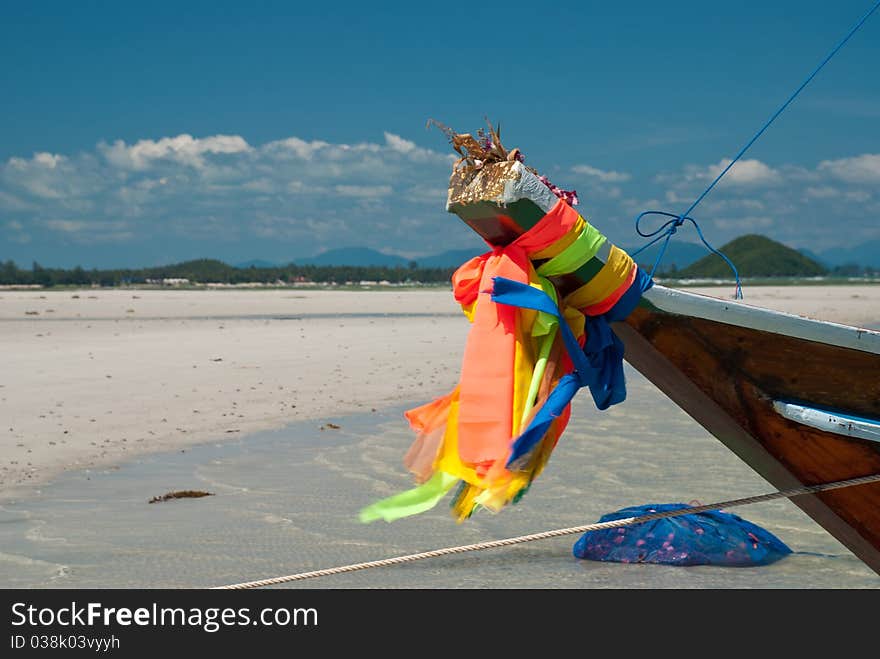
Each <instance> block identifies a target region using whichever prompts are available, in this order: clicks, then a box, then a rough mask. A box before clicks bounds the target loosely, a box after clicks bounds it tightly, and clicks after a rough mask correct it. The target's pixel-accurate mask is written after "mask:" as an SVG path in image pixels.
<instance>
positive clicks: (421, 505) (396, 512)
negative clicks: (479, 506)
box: [360, 471, 459, 524]
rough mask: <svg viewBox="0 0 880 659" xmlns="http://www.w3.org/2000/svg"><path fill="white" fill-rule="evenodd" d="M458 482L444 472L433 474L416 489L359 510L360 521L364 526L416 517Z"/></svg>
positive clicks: (433, 504)
mask: <svg viewBox="0 0 880 659" xmlns="http://www.w3.org/2000/svg"><path fill="white" fill-rule="evenodd" d="M458 481H459V478H458V477H457V476H453V475H451V474H447V473H446V472H445V471H437V472H434V475H433V476H431V479H430V480H428V481H427V482H425V483H422V484H421V485H419V486H418V487H414V488H413V489H411V490H407V491H406V492H401V493H400V494H395V495H394V496H391V497H388V498H387V499H382V500H381V501H377V502H376V503H374V504H371V505H369V506H367V507H366V508H364V509H363V510H361V512H360V520H361V522H364V523H365V524H366V523H369V522H375V521H376V520H377V519H384V520H385V521H386V522H393V521H394V520H396V519H400V518H401V517H408V516H409V515H418V514H419V513H422V512H425V511H426V510H430V509H431V508H433V507H434V506H436V505H437V503H439V501H440V499H442V498H443V497H444V496H446V493H447V492H449V490H450V489H452V486H453V485H455V484H456V483H457V482H458Z"/></svg>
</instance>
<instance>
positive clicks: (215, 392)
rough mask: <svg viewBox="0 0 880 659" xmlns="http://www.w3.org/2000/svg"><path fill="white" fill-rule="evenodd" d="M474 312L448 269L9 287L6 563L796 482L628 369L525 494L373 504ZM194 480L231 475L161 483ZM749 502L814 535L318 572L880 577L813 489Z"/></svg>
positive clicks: (495, 581) (339, 553)
mask: <svg viewBox="0 0 880 659" xmlns="http://www.w3.org/2000/svg"><path fill="white" fill-rule="evenodd" d="M693 290H696V292H702V293H705V294H711V295H716V296H718V297H729V295H730V293H731V291H730V290H729V289H728V288H712V289H693ZM75 295H76V296H78V297H74V296H75ZM746 302H748V303H751V304H760V305H761V306H768V307H772V308H777V309H781V310H784V311H789V312H792V313H802V314H804V315H810V316H813V317H820V318H824V319H826V320H833V321H837V322H845V323H847V324H855V325H860V326H866V327H874V328H877V327H878V326H880V304H878V303H880V287H874V286H864V287H856V286H853V287H812V286H810V287H780V288H778V289H775V288H774V289H771V288H763V287H761V288H758V287H755V288H747V289H746ZM50 309H51V311H50ZM129 309H132V311H129ZM34 311H35V312H37V314H33V313H28V312H34ZM466 332H467V322H466V321H465V320H464V319H463V317H462V316H461V315H460V313H459V312H458V309H457V308H456V306H455V304H454V302H453V301H452V298H451V295H450V293H449V291H446V290H424V291H383V292H378V291H370V292H345V291H291V290H283V291H281V290H275V291H201V292H200V291H121V290H116V291H89V290H84V291H64V292H51V293H50V292H37V291H26V292H14V293H13V292H9V291H2V292H0V345H3V346H4V351H3V354H4V364H3V365H4V368H3V370H2V376H0V378H2V379H0V385H3V387H2V388H0V418H2V419H3V427H2V428H0V431H2V433H0V465H2V466H0V481H2V488H0V497H2V505H0V522H2V523H0V547H2V548H3V549H2V550H0V583H2V584H4V585H5V586H8V587H15V588H18V587H23V588H24V587H46V588H51V587H74V588H77V587H109V588H129V587H145V588H154V587H205V586H212V585H221V584H225V583H234V582H238V581H245V580H250V579H257V578H264V577H268V576H277V575H281V574H290V573H294V572H299V571H304V570H310V569H317V568H323V567H329V566H332V565H341V564H345V563H351V562H359V561H364V560H372V559H377V558H385V557H388V556H393V555H398V554H403V553H409V552H417V551H424V550H427V549H431V548H436V547H443V546H450V545H457V544H467V543H470V542H478V541H481V540H486V539H493V538H500V537H508V536H513V535H520V534H524V533H532V532H535V531H540V530H547V529H551V528H561V527H567V526H573V525H578V524H583V523H587V522H591V521H595V520H596V519H598V517H599V516H601V515H602V514H604V513H607V512H610V511H612V510H616V509H618V508H621V507H624V506H629V505H637V504H641V503H647V502H655V503H660V502H675V501H684V502H687V501H690V500H692V499H699V500H700V501H702V502H703V503H708V502H710V501H722V500H726V499H731V498H736V497H740V496H748V495H752V494H759V493H763V492H767V491H770V490H772V488H771V487H770V486H769V485H768V484H767V483H766V482H765V481H764V480H763V479H761V478H760V477H759V476H757V475H756V474H755V473H754V472H753V471H752V470H751V469H750V468H748V467H747V466H746V465H745V464H744V463H742V462H741V461H740V460H739V459H738V458H736V457H735V456H734V455H733V454H732V453H731V452H729V451H728V450H727V449H726V448H724V447H723V445H721V444H720V442H718V441H717V440H716V439H714V438H713V437H711V436H710V435H709V434H708V433H706V432H705V431H704V430H703V429H702V428H700V427H699V426H698V425H697V424H696V423H695V422H693V420H691V419H690V418H689V417H688V416H687V415H686V414H684V413H683V412H682V411H681V410H680V409H678V408H677V407H676V406H675V405H674V404H672V403H671V402H670V401H669V400H668V399H667V398H666V397H665V396H663V395H662V394H661V393H660V392H659V391H657V390H656V388H654V387H653V385H651V384H650V383H649V382H647V381H646V380H644V378H642V377H641V376H640V375H639V374H638V373H636V372H634V371H633V370H632V369H630V368H629V367H627V377H628V387H629V395H628V398H627V401H626V402H625V403H624V404H622V405H619V406H615V407H613V408H611V409H610V410H607V411H605V412H601V413H600V412H597V411H596V410H595V408H594V407H592V406H591V404H590V401H589V397H588V396H579V397H577V398H576V399H575V402H574V412H573V419H572V423H571V425H570V427H569V430H568V431H567V432H566V436H565V437H564V438H563V442H561V444H560V446H559V447H558V448H557V451H556V452H555V453H554V457H553V459H552V460H551V463H550V465H549V466H548V468H547V470H546V471H545V473H544V474H542V475H541V477H540V478H539V479H538V481H536V483H535V485H534V486H533V487H532V489H531V490H530V492H529V493H528V495H527V496H526V497H525V498H524V499H523V500H522V501H521V502H520V504H518V505H517V506H513V507H510V508H508V509H506V510H505V511H503V512H502V513H501V514H499V515H491V514H488V513H486V514H480V515H476V516H475V517H474V518H472V519H471V520H469V521H468V522H467V523H465V524H461V525H458V524H456V523H455V522H454V521H453V520H452V519H451V518H450V517H449V514H448V511H447V510H446V507H445V505H444V504H441V505H439V506H438V507H437V508H436V509H435V510H433V511H430V512H429V513H425V514H423V515H420V516H417V517H416V518H412V519H408V520H400V521H399V522H396V523H394V524H385V523H374V524H370V525H363V524H360V523H359V522H358V521H357V511H358V510H360V508H361V507H363V506H364V505H367V504H368V503H371V502H372V501H375V500H376V499H378V498H380V497H383V496H387V495H389V494H393V493H395V492H398V491H400V490H401V489H404V488H407V487H409V486H410V485H411V482H410V479H409V476H408V475H407V474H406V473H405V470H404V469H403V467H402V465H401V458H402V455H403V452H404V451H405V450H406V448H407V447H408V446H409V443H410V442H411V440H412V436H411V434H410V431H409V429H408V427H407V426H406V423H405V421H404V420H403V418H402V411H403V410H404V409H405V408H406V407H409V406H411V405H416V404H421V403H422V402H425V401H427V400H430V399H432V398H434V397H436V396H437V395H440V394H442V393H445V392H446V391H448V390H449V389H450V388H451V387H452V386H453V385H454V383H455V381H456V380H457V377H458V371H459V368H460V360H461V352H462V349H463V345H464V340H465V336H466ZM334 426H339V427H338V428H337V427H334ZM65 431H67V432H65ZM176 489H203V490H206V491H211V492H212V493H214V496H210V497H204V498H201V499H191V500H175V501H170V502H164V503H158V504H153V505H151V504H148V503H147V501H148V499H149V498H150V497H153V496H157V495H161V494H163V493H165V492H167V491H171V490H176ZM563 502H564V505H563ZM734 512H738V514H740V515H742V516H743V517H746V518H747V519H749V520H751V521H753V522H755V523H758V524H761V525H765V526H766V527H767V528H768V529H769V530H770V531H771V532H773V533H776V534H777V535H779V536H780V538H781V539H782V540H783V541H785V542H786V543H788V544H789V545H790V546H791V547H792V548H793V549H794V550H795V554H794V555H793V556H792V557H790V558H789V559H785V560H784V561H780V562H779V563H777V564H774V565H771V566H766V567H762V568H755V569H751V568H750V569H747V570H730V569H727V570H718V569H712V568H685V569H682V568H658V566H621V565H617V564H596V563H591V562H584V561H577V560H575V559H573V558H572V556H571V545H572V544H573V543H574V541H575V540H576V537H563V538H558V539H555V540H552V541H542V542H540V543H530V544H528V545H524V546H521V547H516V548H511V549H509V550H503V551H497V550H493V551H492V552H482V553H479V554H473V555H468V556H460V557H449V558H444V559H439V560H438V561H427V562H424V563H420V564H414V565H411V566H405V567H401V568H396V569H393V570H386V569H381V570H371V571H366V572H363V573H354V574H351V575H338V576H334V577H330V578H326V579H324V580H323V581H307V582H302V583H301V584H299V585H301V586H304V587H313V588H335V587H414V588H420V587H466V588H467V587H475V588H482V587H553V588H557V587H558V588H601V587H608V588H666V587H673V588H687V587H693V588H728V587H734V588H736V587H743V588H773V587H787V588H791V587H795V588H799V587H803V588H812V587H827V588H878V587H880V579H878V577H877V575H876V574H874V573H873V572H872V571H871V570H869V569H868V568H866V567H865V566H864V565H863V564H862V563H861V562H860V561H858V560H857V559H856V558H855V557H853V556H852V555H851V554H850V553H849V552H848V551H847V550H846V549H845V548H844V547H843V546H842V545H840V544H839V543H838V542H837V541H836V540H834V539H833V538H831V537H830V536H829V535H828V534H827V533H826V532H825V531H824V530H823V529H821V527H818V525H816V524H815V523H814V522H813V521H812V520H810V519H809V518H808V517H807V516H806V515H805V514H803V513H802V512H801V511H800V510H799V509H798V508H796V507H795V506H794V505H793V504H791V503H790V502H788V501H777V502H770V503H765V504H758V505H755V506H749V507H747V508H744V509H739V510H737V511H734ZM294 585H297V584H294Z"/></svg>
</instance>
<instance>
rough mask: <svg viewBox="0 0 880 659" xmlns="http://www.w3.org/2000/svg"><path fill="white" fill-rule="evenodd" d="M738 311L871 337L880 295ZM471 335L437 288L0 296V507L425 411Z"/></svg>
mask: <svg viewBox="0 0 880 659" xmlns="http://www.w3.org/2000/svg"><path fill="white" fill-rule="evenodd" d="M691 290H694V291H695V292H700V293H703V294H707V295H713V296H716V297H725V298H729V297H730V296H731V294H732V288H731V287H729V286H728V287H718V288H704V289H691ZM745 301H746V302H747V303H749V304H755V305H759V306H766V307H770V308H774V309H779V310H783V311H788V312H791V313H797V314H802V315H808V316H812V317H815V318H821V319H824V320H832V321H836V322H842V323H846V324H851V325H858V326H866V327H877V326H878V323H880V286H856V285H853V286H802V287H794V286H786V287H755V288H747V289H746V299H745ZM467 330H468V323H467V321H466V320H465V319H464V317H463V316H462V315H461V314H460V312H459V309H458V307H457V305H456V304H455V302H454V300H453V298H452V295H451V293H450V292H449V291H448V290H446V289H430V290H394V289H392V290H382V291H379V290H370V291H363V292H361V291H331V290H293V289H275V290H204V291H193V290H124V289H116V290H98V289H83V290H76V291H74V290H64V291H50V290H45V291H44V290H27V291H8V290H6V291H0V346H2V355H3V357H2V368H0V419H2V424H0V499H3V498H9V497H12V496H15V495H16V494H17V493H18V492H19V491H20V488H21V486H28V485H32V484H38V483H43V482H46V481H48V480H50V479H51V478H52V477H53V476H54V475H56V474H58V473H59V472H61V471H63V470H66V469H79V468H83V467H90V466H91V467H93V466H98V465H108V464H113V463H114V462H119V461H122V460H126V459H129V458H130V457H132V456H134V455H137V454H144V453H148V452H159V451H169V450H184V451H185V450H186V448H187V447H188V446H191V445H193V444H196V443H200V442H205V441H217V440H222V439H224V438H229V437H241V436H244V435H247V434H248V433H251V432H254V431H257V430H265V429H272V428H280V427H283V426H284V425H286V424H288V423H290V422H292V421H302V420H314V423H315V424H316V427H320V426H321V425H322V424H323V423H324V422H325V421H326V420H327V419H328V418H331V417H337V416H341V415H345V414H348V413H354V412H369V411H371V410H373V409H379V408H383V407H388V406H391V405H396V404H400V403H406V402H410V401H413V402H424V401H427V400H430V399H432V398H434V397H435V396H437V395H440V394H442V393H445V392H446V391H448V390H449V389H450V388H452V386H454V384H455V382H456V381H457V379H458V373H459V369H460V365H461V354H462V350H463V347H464V342H465V337H466V334H467Z"/></svg>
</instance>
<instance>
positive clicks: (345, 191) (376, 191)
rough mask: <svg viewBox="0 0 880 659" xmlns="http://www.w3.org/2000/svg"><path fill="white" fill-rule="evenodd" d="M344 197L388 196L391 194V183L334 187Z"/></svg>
mask: <svg viewBox="0 0 880 659" xmlns="http://www.w3.org/2000/svg"><path fill="white" fill-rule="evenodd" d="M333 189H334V190H335V191H336V194H338V195H342V196H343V197H368V198H373V197H387V196H388V195H390V194H391V186H390V185H337V186H335V187H334V188H333Z"/></svg>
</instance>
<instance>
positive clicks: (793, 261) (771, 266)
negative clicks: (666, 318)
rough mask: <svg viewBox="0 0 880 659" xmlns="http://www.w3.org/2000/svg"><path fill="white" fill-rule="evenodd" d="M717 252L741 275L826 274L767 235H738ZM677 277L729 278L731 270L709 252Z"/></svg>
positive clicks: (802, 256) (806, 275)
mask: <svg viewBox="0 0 880 659" xmlns="http://www.w3.org/2000/svg"><path fill="white" fill-rule="evenodd" d="M718 251H720V252H722V253H723V254H724V255H725V256H727V258H729V259H730V260H731V261H732V262H733V264H734V265H735V266H736V269H737V270H738V271H739V276H740V277H815V276H818V275H825V274H828V269H827V268H826V267H825V266H823V265H822V264H820V263H817V262H816V261H814V260H813V259H810V258H808V257H806V256H804V255H803V254H801V253H800V252H799V251H797V250H796V249H792V248H791V247H787V246H786V245H783V244H782V243H779V242H776V241H775V240H771V239H770V238H767V237H766V236H760V235H755V234H749V235H746V236H740V237H739V238H736V239H735V240H732V241H730V242H729V243H727V244H726V245H724V246H723V247H721V248H720V249H719V250H718ZM676 276H677V277H681V278H686V279H698V278H720V279H728V278H730V277H732V273H731V271H730V266H728V265H727V263H725V261H724V259H722V258H721V257H720V256H717V255H715V254H709V255H708V256H705V257H703V258H701V259H700V260H699V261H697V262H696V263H693V264H692V265H690V266H688V267H687V268H684V269H683V270H680V271H679V272H678V273H677V274H676Z"/></svg>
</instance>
